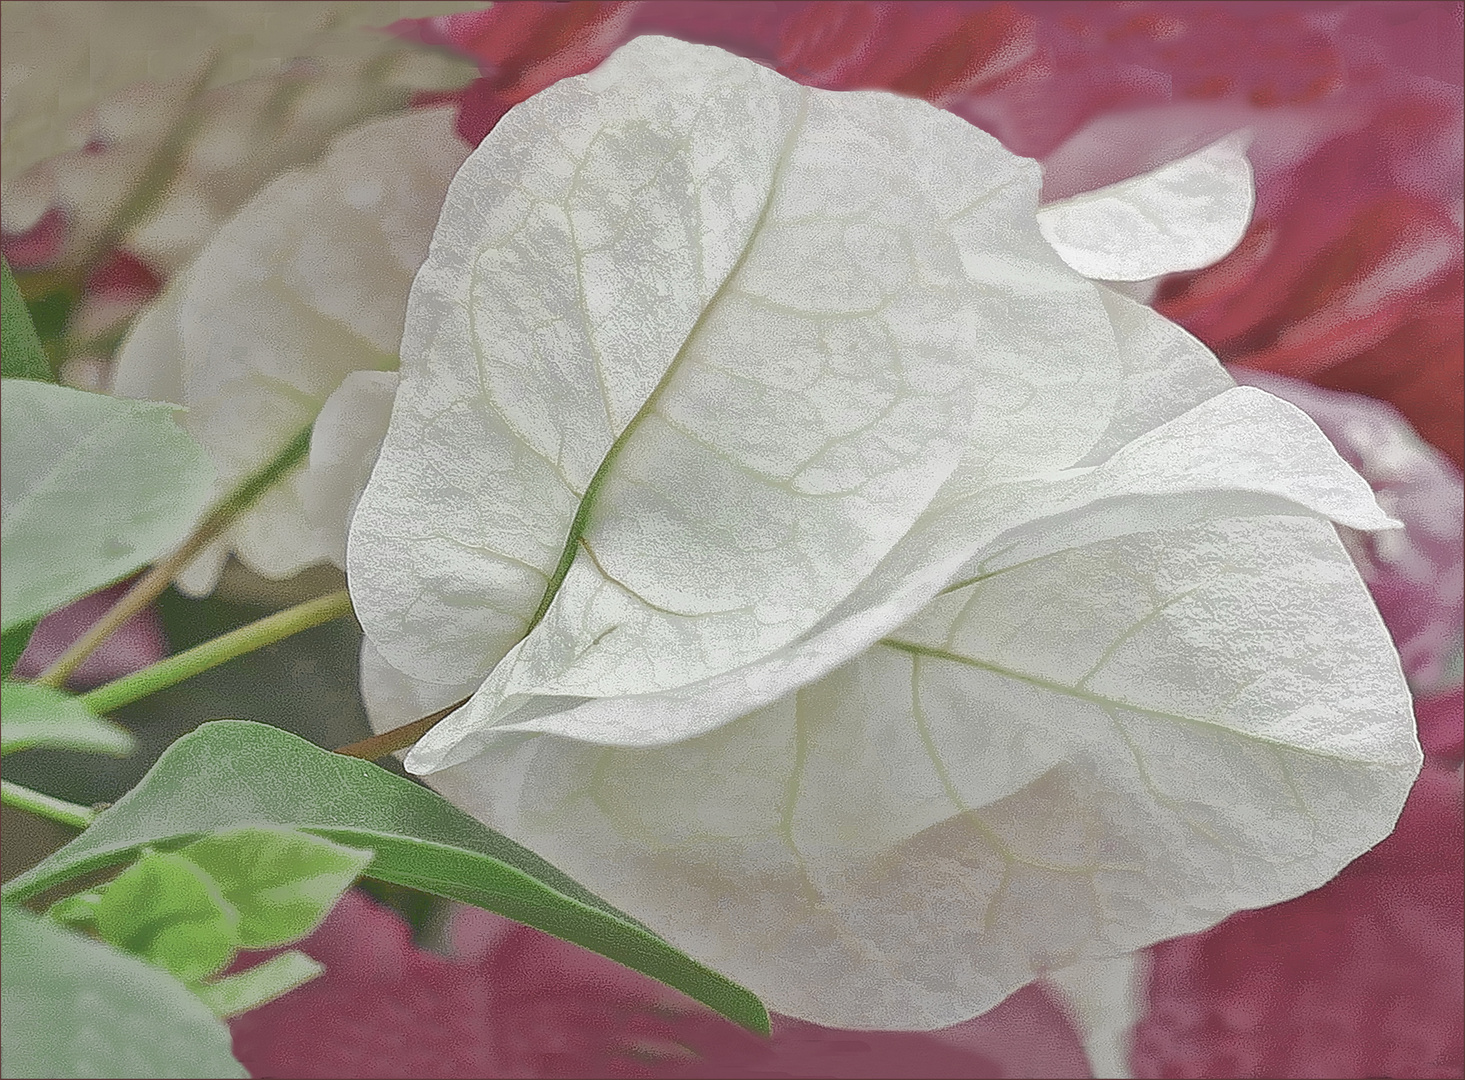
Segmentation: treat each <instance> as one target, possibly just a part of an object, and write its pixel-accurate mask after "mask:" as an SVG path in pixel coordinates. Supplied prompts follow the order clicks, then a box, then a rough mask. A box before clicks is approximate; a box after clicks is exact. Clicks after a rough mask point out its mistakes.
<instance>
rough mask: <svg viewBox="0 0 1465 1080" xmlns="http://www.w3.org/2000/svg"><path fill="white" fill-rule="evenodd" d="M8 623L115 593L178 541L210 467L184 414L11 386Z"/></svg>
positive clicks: (3, 508) (3, 597)
mask: <svg viewBox="0 0 1465 1080" xmlns="http://www.w3.org/2000/svg"><path fill="white" fill-rule="evenodd" d="M0 412H3V426H4V432H5V434H4V453H3V455H0V479H3V489H0V558H3V560H4V563H5V577H4V582H3V587H0V624H3V625H4V626H7V627H9V626H14V625H15V624H16V623H20V622H24V621H26V620H29V619H33V618H35V617H36V616H38V615H44V614H45V613H47V612H49V611H51V610H53V609H54V608H57V607H59V606H60V605H62V604H64V603H65V602H66V601H68V600H74V599H76V598H77V597H79V596H83V595H85V594H86V593H89V592H92V591H94V590H96V589H99V588H101V587H102V586H103V585H108V584H111V583H112V582H114V581H116V580H117V579H118V578H120V577H122V576H123V575H125V574H128V573H130V572H131V571H133V570H136V569H137V568H138V567H140V566H144V565H146V564H147V563H150V562H152V561H153V560H155V559H157V558H158V557H159V556H161V555H163V554H165V553H166V552H167V551H169V550H170V549H171V548H173V547H174V546H175V545H177V544H178V543H179V541H181V540H182V539H183V537H184V536H185V535H186V534H187V532H188V529H189V527H190V526H191V525H192V524H193V523H194V521H195V520H196V519H197V518H198V516H199V514H200V512H201V511H202V509H203V507H204V505H205V503H206V502H207V501H208V498H209V493H210V489H211V485H212V481H213V470H212V469H211V468H210V467H209V464H208V461H207V460H206V459H205V457H204V455H203V452H202V451H201V450H200V449H199V446H198V444H197V443H195V442H194V441H193V440H192V439H191V438H189V436H188V434H187V433H186V432H184V431H183V430H182V429H181V428H179V427H178V425H177V424H176V423H175V422H174V420H173V414H174V412H176V409H175V408H174V407H173V406H171V405H159V404H153V403H151V402H141V401H121V400H118V399H117V398H110V397H104V396H103V395H101V394H89V393H86V392H85V391H82V390H72V389H70V388H68V387H64V386H53V385H50V384H49V383H40V382H32V381H30V380H28V379H7V380H5V382H4V391H3V400H0Z"/></svg>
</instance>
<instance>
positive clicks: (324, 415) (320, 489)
mask: <svg viewBox="0 0 1465 1080" xmlns="http://www.w3.org/2000/svg"><path fill="white" fill-rule="evenodd" d="M397 383H398V377H397V373H396V372H395V371H353V372H351V374H349V375H347V376H346V377H345V378H344V379H342V380H341V385H340V386H338V387H336V389H335V390H334V391H332V393H331V396H330V397H328V398H326V403H325V405H323V406H322V407H321V410H320V415H319V416H318V417H316V420H315V427H313V428H312V429H311V432H310V460H309V462H308V463H307V465H306V472H305V476H304V477H302V478H301V489H302V491H303V492H304V497H305V510H306V513H307V514H309V515H310V519H311V521H312V522H314V523H315V526H316V528H317V529H319V530H320V532H321V536H322V537H323V538H325V539H327V540H331V541H334V543H335V546H334V547H333V548H332V549H331V551H330V552H329V555H330V560H331V562H333V563H335V564H336V565H337V566H345V565H346V530H345V529H343V528H342V524H343V523H346V522H349V521H350V520H351V516H352V515H353V514H354V513H355V512H356V503H357V501H358V500H360V498H361V492H362V491H363V490H364V489H365V488H366V481H367V480H368V479H370V477H371V470H372V467H373V466H374V465H376V459H377V455H378V454H379V453H381V445H382V440H383V439H385V438H386V436H387V423H388V421H390V419H391V416H392V401H393V399H395V397H396V395H397Z"/></svg>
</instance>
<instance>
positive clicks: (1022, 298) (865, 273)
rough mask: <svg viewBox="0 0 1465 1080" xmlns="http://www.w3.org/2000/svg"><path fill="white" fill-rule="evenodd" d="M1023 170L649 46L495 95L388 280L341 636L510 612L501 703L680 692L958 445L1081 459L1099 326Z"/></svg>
mask: <svg viewBox="0 0 1465 1080" xmlns="http://www.w3.org/2000/svg"><path fill="white" fill-rule="evenodd" d="M1036 180H1037V176H1036V172H1035V170H1034V169H1033V167H1032V165H1031V164H1030V163H1027V162H1024V161H1022V160H1021V159H1018V158H1014V157H1012V156H1011V155H1008V154H1006V152H1004V151H1003V150H1001V148H1000V147H998V146H997V145H996V144H995V142H993V141H992V140H990V139H988V138H987V137H986V136H984V135H982V134H981V133H980V132H977V131H976V130H975V129H973V128H971V127H969V126H967V125H964V124H961V123H960V122H957V121H955V120H954V118H951V117H949V116H948V115H946V114H943V113H940V112H938V111H937V110H934V109H931V108H930V107H929V106H926V105H924V104H920V103H916V102H910V101H907V100H903V99H899V98H894V97H890V96H887V95H876V94H843V95H840V94H833V93H828V92H820V91H808V90H802V89H800V88H799V87H797V86H795V85H794V84H792V83H790V82H788V81H787V80H784V79H782V78H781V77H779V76H778V75H776V74H775V73H772V72H770V71H768V70H767V69H765V68H762V67H760V66H758V65H756V64H751V63H749V62H747V61H743V60H738V59H736V58H734V57H732V56H730V55H728V54H726V53H722V52H720V51H717V50H708V49H702V48H698V47H694V46H687V45H685V44H681V43H675V42H670V41H669V40H667V39H656V38H646V39H640V40H639V41H637V42H635V43H633V44H632V45H630V46H627V47H626V49H625V50H623V51H622V52H621V53H619V54H618V55H617V57H616V58H615V59H613V60H612V61H609V62H608V63H607V64H606V65H604V66H602V67H601V68H600V69H598V70H597V71H596V72H594V73H593V74H591V75H588V76H583V77H581V78H579V79H575V80H567V81H565V82H563V83H560V84H557V85H556V86H555V87H553V88H551V89H550V90H549V91H547V92H546V93H544V94H542V95H540V96H539V97H537V98H535V99H534V100H533V101H531V102H527V103H525V104H524V105H523V106H522V107H520V108H517V109H515V110H514V111H513V112H512V113H510V114H509V115H508V116H506V117H505V119H504V120H503V122H501V123H500V124H499V126H498V127H497V128H496V129H495V131H494V134H493V136H492V137H491V138H489V139H488V140H486V141H485V143H484V144H483V146H482V147H481V148H480V150H479V151H478V152H477V153H476V154H475V155H474V157H473V158H472V159H470V162H469V164H468V165H467V166H466V167H465V168H464V170H463V171H462V172H461V173H460V174H459V176H458V178H457V180H456V181H455V182H454V186H453V189H452V193H451V194H450V197H449V200H448V205H447V207H446V208H445V211H444V215H443V218H442V221H441V223H440V225H439V231H438V234H437V238H436V240H435V243H434V249H433V251H434V254H433V257H432V258H431V259H430V260H429V262H428V264H427V265H426V266H425V267H424V269H423V272H422V274H421V275H419V277H418V279H417V282H416V285H415V287H414V293H413V300H412V308H411V315H410V317H409V325H408V329H407V333H406V336H405V338H404V357H405V365H406V366H405V367H404V370H403V382H402V390H401V392H400V393H399V395H398V398H397V403H396V406H395V407H394V412H393V419H392V428H391V431H390V432H389V433H388V438H387V442H386V444H385V447H384V450H383V454H382V458H381V460H380V462H379V464H378V467H377V469H376V472H375V473H374V474H373V477H372V481H371V483H370V485H369V486H368V488H367V491H366V494H365V495H364V497H363V499H362V502H361V504H360V507H359V509H358V512H357V516H356V519H355V521H354V523H353V530H352V539H351V545H350V552H349V558H348V562H349V564H350V565H349V568H350V571H351V574H352V580H353V589H354V591H355V599H356V605H357V610H358V612H359V613H360V614H361V617H362V620H363V624H364V626H365V627H366V629H367V633H368V634H369V635H370V636H371V637H372V638H373V640H374V641H375V642H376V644H377V646H378V647H379V648H381V649H383V651H384V652H385V653H386V654H387V655H388V656H389V657H390V658H391V660H392V662H393V663H394V664H395V665H397V666H398V667H401V668H403V669H404V670H407V671H409V672H411V673H413V674H415V675H418V676H421V677H424V678H432V679H437V680H441V681H457V680H461V679H465V678H471V677H473V676H474V675H482V674H483V673H485V672H486V671H487V670H488V669H489V668H490V667H492V666H493V664H494V662H495V661H497V660H498V659H499V657H500V656H502V655H503V654H504V652H505V651H506V650H508V649H509V648H510V646H512V645H514V643H515V642H516V641H518V640H519V639H520V638H521V637H524V635H525V633H526V631H529V630H531V629H532V631H533V632H532V633H530V634H529V636H528V637H527V638H524V641H523V644H522V645H521V646H520V647H519V649H518V651H517V652H516V653H514V654H513V656H512V658H511V660H509V661H506V662H505V663H504V665H502V666H501V671H502V685H501V687H500V695H501V696H505V697H507V696H509V695H512V694H515V693H518V694H527V693H534V694H540V695H543V694H551V695H564V694H580V695H594V696H599V695H605V694H616V693H644V692H650V691H654V690H658V689H663V688H667V687H674V686H677V685H682V684H685V683H687V682H689V681H692V680H695V679H697V678H701V677H705V676H707V675H711V674H716V673H717V672H718V671H719V670H726V669H727V668H730V667H733V666H736V665H737V664H739V663H743V662H746V661H747V660H749V659H751V658H753V657H756V656H757V655H759V654H760V653H763V652H766V651H768V650H769V649H772V648H776V647H778V646H780V645H783V644H785V643H786V642H788V641H789V640H791V639H792V638H793V637H795V636H796V635H797V634H799V633H801V632H803V631H804V630H807V629H808V628H809V627H810V626H811V625H812V624H813V623H814V622H815V621H817V620H818V619H819V618H820V617H821V616H823V615H824V614H826V613H827V612H828V611H829V610H830V609H831V608H832V607H833V606H834V605H835V604H836V603H838V602H839V601H840V600H841V599H843V597H844V596H845V595H847V594H848V593H849V592H850V591H851V590H852V589H853V588H854V587H855V586H856V585H858V583H859V582H860V580H861V579H862V578H863V577H865V576H866V575H868V574H869V573H870V571H871V570H872V569H873V568H874V566H875V565H876V564H877V563H878V562H879V560H880V559H881V558H882V557H883V556H884V555H885V554H886V553H887V552H888V551H889V550H890V549H891V548H892V547H893V546H894V545H895V544H896V542H897V541H899V540H900V538H901V537H902V536H903V535H904V534H905V533H906V532H907V531H908V530H909V529H910V527H911V525H912V523H913V522H914V521H915V519H916V518H917V517H918V516H919V515H920V514H921V512H922V511H923V510H924V509H925V508H926V506H927V505H928V504H929V502H930V501H931V499H932V497H933V495H934V494H935V492H936V490H937V489H938V488H939V487H940V485H941V483H942V481H943V480H944V479H945V478H946V477H947V476H948V475H949V474H950V473H951V472H952V470H953V469H954V468H955V467H956V465H957V463H958V461H959V460H960V459H961V457H962V455H963V454H964V453H965V454H968V455H969V456H972V457H977V456H981V457H982V458H983V459H984V460H985V461H986V468H987V470H988V471H989V472H990V473H991V474H994V475H997V476H1001V475H1003V474H1008V475H1011V474H1014V473H1016V474H1018V475H1021V474H1023V473H1025V472H1030V471H1038V470H1041V469H1043V468H1052V467H1055V466H1062V465H1064V464H1067V463H1068V462H1070V461H1072V460H1074V459H1075V458H1076V457H1077V456H1078V454H1079V453H1080V452H1081V451H1082V450H1084V449H1086V448H1087V447H1088V446H1089V445H1091V444H1092V441H1093V439H1094V437H1095V435H1096V433H1097V430H1098V429H1101V428H1102V425H1103V423H1104V421H1105V419H1106V417H1107V407H1108V401H1109V400H1112V396H1113V394H1114V389H1113V387H1112V385H1106V382H1107V383H1113V382H1114V378H1113V375H1114V368H1115V362H1114V347H1113V343H1112V334H1111V332H1110V331H1109V330H1108V326H1107V319H1106V318H1105V313H1104V310H1103V308H1102V305H1101V303H1100V301H1099V298H1098V294H1097V292H1095V291H1093V290H1092V289H1091V287H1089V286H1088V285H1086V283H1084V282H1083V281H1082V280H1081V279H1079V278H1077V277H1076V276H1075V275H1073V274H1072V273H1071V272H1069V271H1067V270H1066V269H1065V268H1064V267H1063V266H1062V264H1061V263H1060V262H1059V261H1058V260H1057V259H1056V257H1054V256H1053V254H1052V253H1051V251H1048V250H1047V249H1046V247H1045V245H1043V244H1042V242H1041V240H1040V239H1039V237H1038V235H1037V232H1036V227H1035V225H1034V223H1033V219H1032V212H1033V207H1034V203H1033V201H1032V200H1033V199H1034V195H1035V186H1034V185H1035V183H1036ZM953 240H954V241H955V242H953ZM1081 405H1082V406H1083V407H1080V406H1081ZM714 493H715V495H714Z"/></svg>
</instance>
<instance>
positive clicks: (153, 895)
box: [95, 850, 239, 983]
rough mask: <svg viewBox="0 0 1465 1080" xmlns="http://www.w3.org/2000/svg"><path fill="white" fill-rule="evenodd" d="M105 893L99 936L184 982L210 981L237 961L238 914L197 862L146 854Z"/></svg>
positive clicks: (166, 854)
mask: <svg viewBox="0 0 1465 1080" xmlns="http://www.w3.org/2000/svg"><path fill="white" fill-rule="evenodd" d="M100 892H101V894H102V899H101V901H100V902H99V903H98V904H97V906H96V912H95V920H96V930H97V934H98V936H100V937H101V938H102V940H103V941H106V942H108V943H109V944H112V945H115V946H117V947H118V948H119V949H122V950H123V951H124V952H130V953H132V954H133V955H134V956H139V957H141V958H142V959H144V960H146V961H148V962H149V963H151V964H155V965H157V966H158V967H161V968H165V969H167V970H168V971H170V972H172V973H173V974H174V975H175V976H176V977H177V978H179V979H181V980H182V981H183V982H185V983H196V982H199V981H200V980H202V979H206V978H208V977H209V976H210V975H214V974H217V973H218V972H220V971H223V970H224V968H226V967H228V966H229V961H231V960H233V959H234V953H235V952H236V951H237V947H238V942H239V912H238V911H236V910H235V909H234V905H233V904H231V903H229V901H228V900H226V899H225V898H224V894H223V893H222V892H221V891H220V890H219V886H218V885H217V883H215V882H214V880H213V879H212V878H211V877H209V875H208V874H207V873H206V872H205V871H204V870H203V868H202V867H200V866H199V865H198V864H197V863H195V862H194V861H193V860H191V859H187V858H185V857H183V856H182V855H179V854H176V853H170V852H163V851H151V850H145V851H144V852H143V853H142V856H141V858H139V859H138V860H137V862H135V863H133V864H132V865H131V866H129V867H128V868H127V869H126V870H124V871H123V872H122V873H121V874H119V875H117V877H116V878H115V879H113V880H112V881H111V882H109V883H108V884H107V886H106V888H104V889H102V890H100Z"/></svg>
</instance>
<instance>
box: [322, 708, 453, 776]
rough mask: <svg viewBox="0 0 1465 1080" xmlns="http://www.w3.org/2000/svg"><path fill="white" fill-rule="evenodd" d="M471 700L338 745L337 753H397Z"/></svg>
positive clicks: (358, 755) (371, 756)
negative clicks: (359, 739)
mask: <svg viewBox="0 0 1465 1080" xmlns="http://www.w3.org/2000/svg"><path fill="white" fill-rule="evenodd" d="M471 700H472V697H471V695H470V696H469V697H465V698H464V699H463V700H462V701H457V702H454V703H453V704H452V705H449V706H448V707H447V708H444V709H439V710H438V711H437V712H435V713H430V714H428V715H427V716H424V717H423V718H422V719H421V720H413V721H412V722H411V723H410V724H403V725H402V726H401V727H395V728H392V730H391V731H383V732H382V733H381V734H380V735H373V736H372V737H371V738H369V739H362V740H361V741H360V742H354V743H350V744H348V745H346V746H341V747H338V748H337V749H336V753H338V754H344V755H345V756H346V757H354V758H361V759H363V760H365V761H375V760H376V759H377V758H384V757H386V756H387V755H388V754H395V753H396V752H397V751H398V750H405V749H407V747H409V746H411V745H412V744H413V743H415V742H416V741H417V740H418V739H420V738H422V736H424V735H426V734H427V733H428V732H429V731H431V730H432V729H433V728H435V727H437V725H438V724H440V723H441V722H442V721H444V720H446V719H447V718H448V716H449V715H451V714H452V713H455V712H457V711H458V710H459V709H461V708H462V707H463V706H464V705H467V704H468V702H469V701H471Z"/></svg>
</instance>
